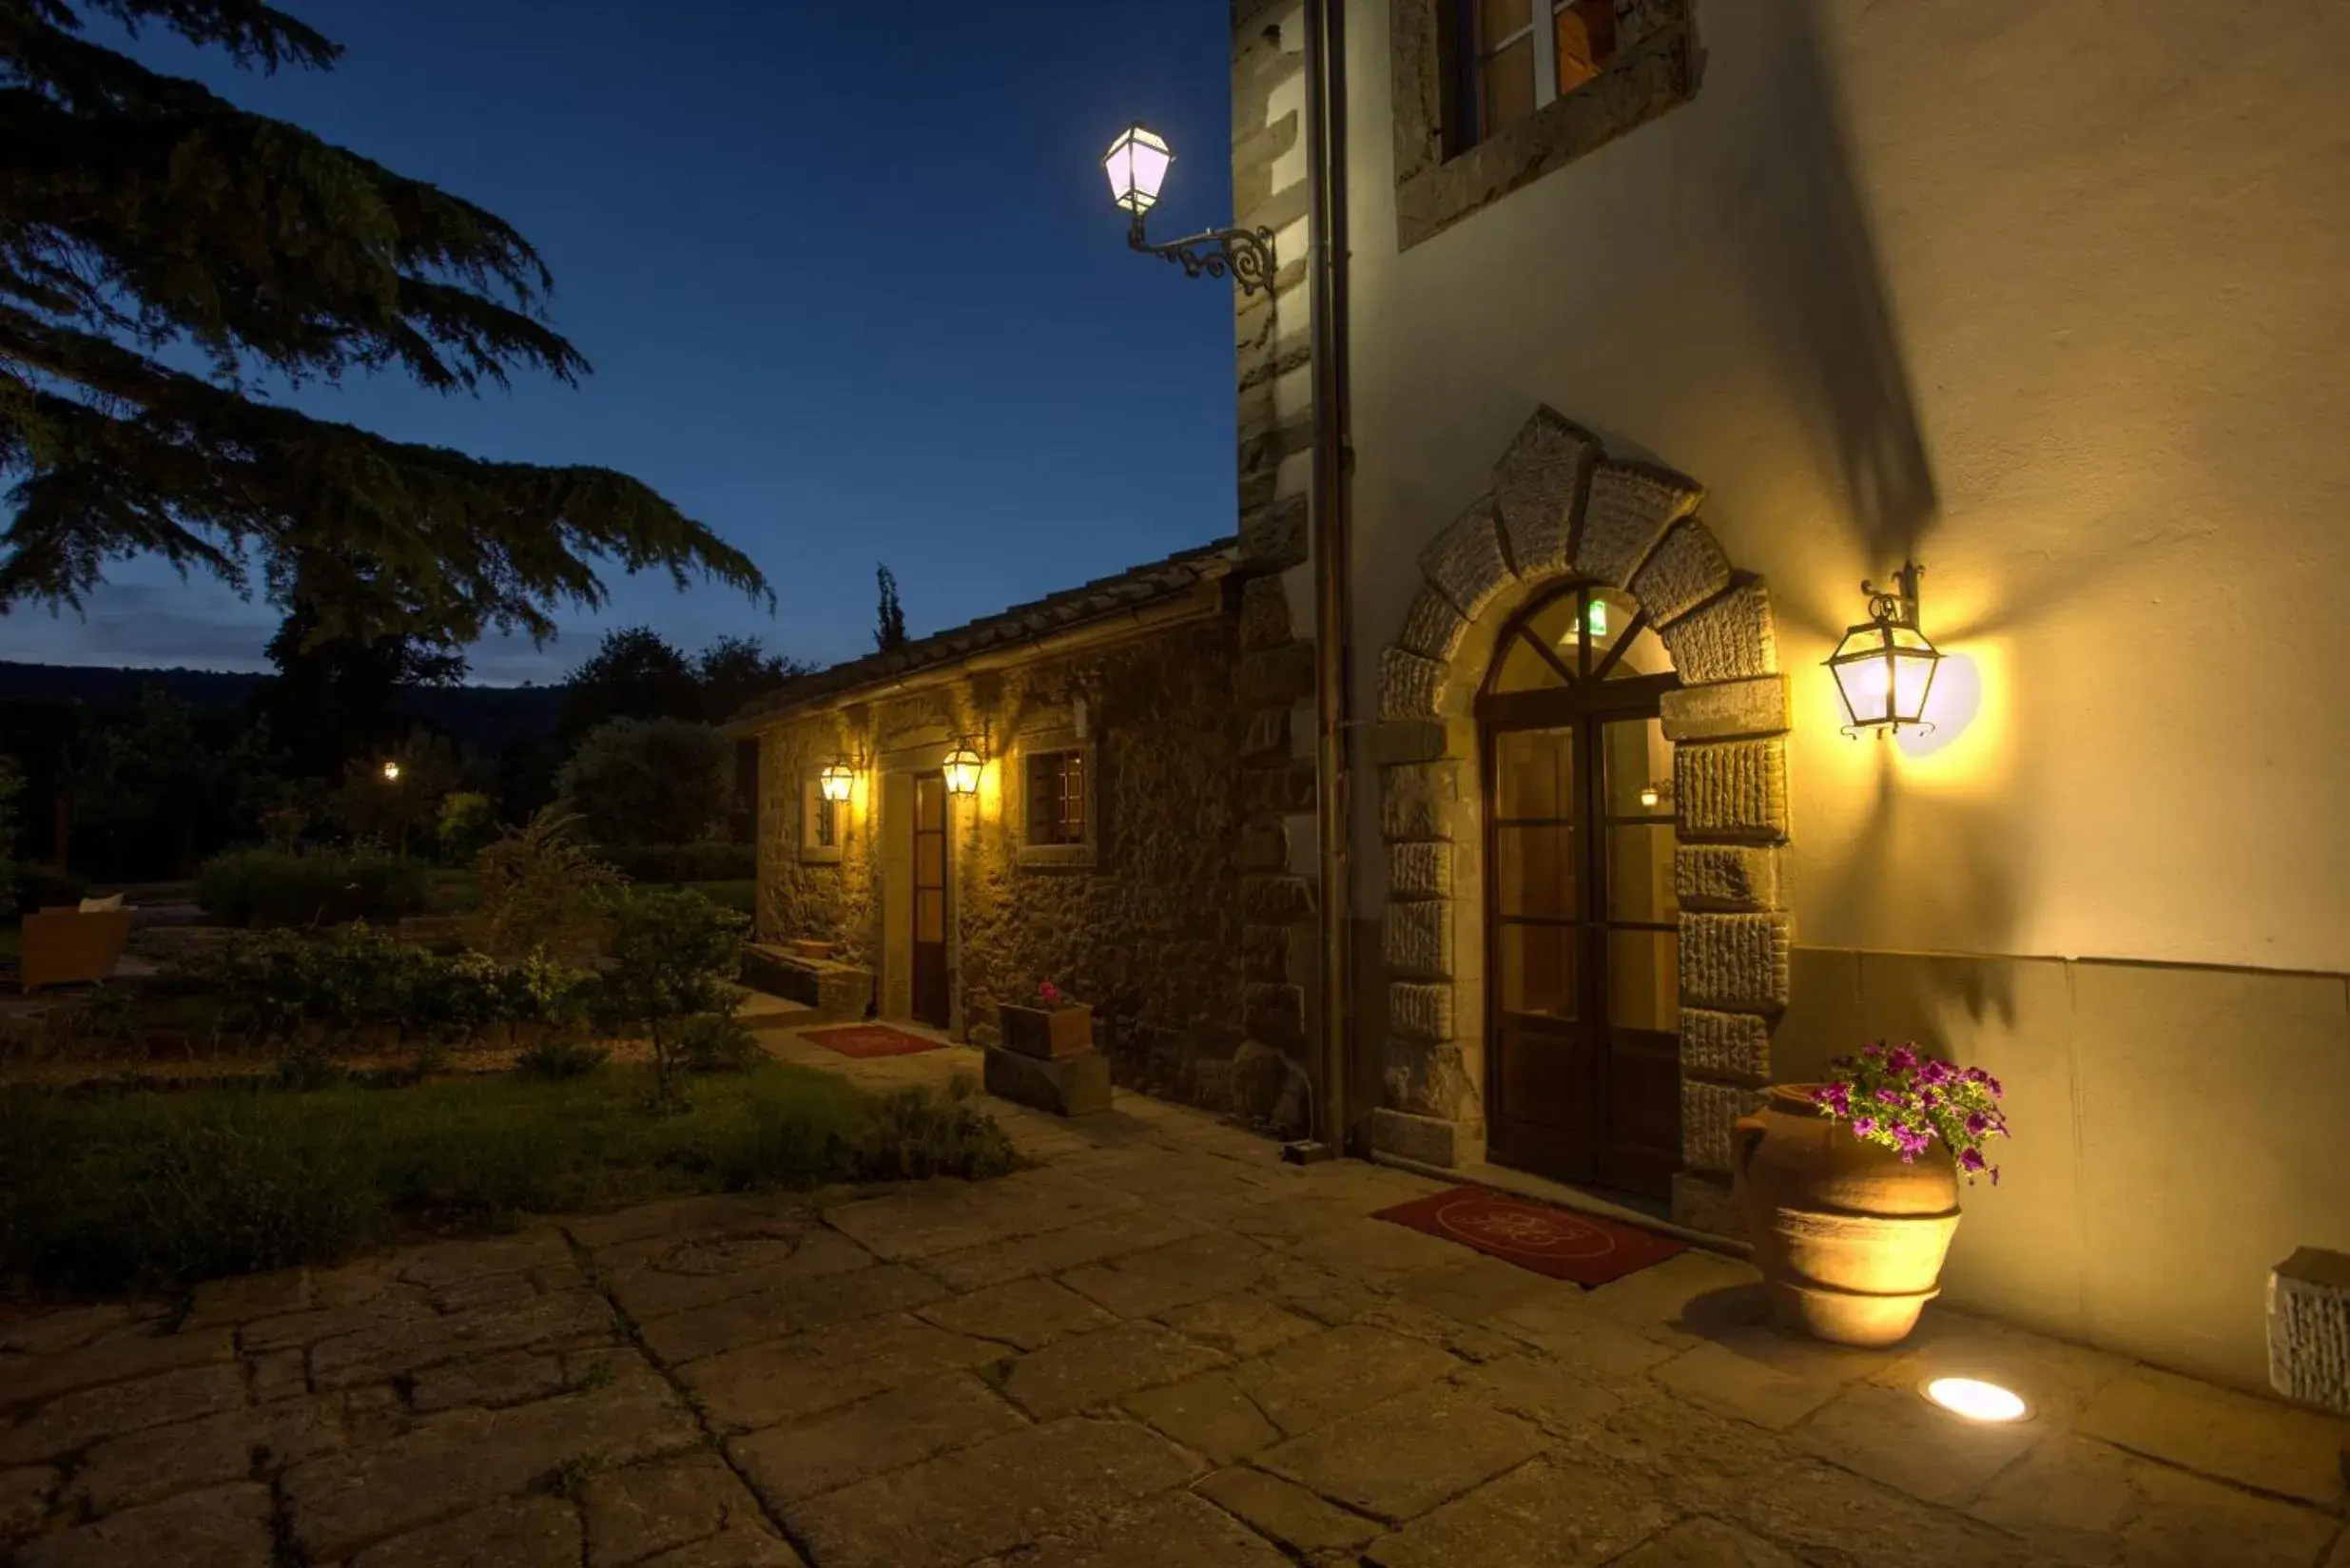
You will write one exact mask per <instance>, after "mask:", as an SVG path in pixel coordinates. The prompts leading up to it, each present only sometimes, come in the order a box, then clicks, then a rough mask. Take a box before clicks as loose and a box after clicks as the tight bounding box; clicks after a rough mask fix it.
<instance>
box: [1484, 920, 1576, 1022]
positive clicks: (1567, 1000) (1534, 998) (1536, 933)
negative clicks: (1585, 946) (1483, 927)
mask: <svg viewBox="0 0 2350 1568" xmlns="http://www.w3.org/2000/svg"><path fill="white" fill-rule="evenodd" d="M1577 939H1578V933H1577V931H1576V929H1575V928H1574V927H1573V926H1567V925H1504V926H1503V927H1502V1010H1503V1011H1504V1012H1506V1013H1538V1014H1543V1015H1545V1016H1550V1017H1554V1018H1571V1017H1573V1016H1575V1012H1576V1008H1575V943H1576V941H1577Z"/></svg>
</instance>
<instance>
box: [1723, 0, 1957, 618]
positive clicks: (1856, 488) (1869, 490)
mask: <svg viewBox="0 0 2350 1568" xmlns="http://www.w3.org/2000/svg"><path fill="white" fill-rule="evenodd" d="M1757 9H1758V10H1767V11H1768V12H1769V13H1770V15H1769V17H1768V20H1767V23H1766V22H1765V21H1764V19H1762V18H1759V17H1758V18H1755V19H1753V20H1751V21H1749V22H1748V23H1747V24H1746V27H1747V28H1750V29H1752V30H1751V31H1745V32H1743V33H1742V36H1741V39H1740V47H1741V48H1751V49H1753V50H1754V51H1755V52H1756V53H1757V55H1758V57H1759V61H1760V63H1759V64H1758V67H1757V68H1756V71H1755V74H1754V75H1753V76H1752V77H1750V78H1747V79H1746V81H1747V87H1746V91H1747V93H1748V95H1749V96H1748V100H1747V101H1746V102H1743V103H1741V104H1739V105H1738V107H1737V109H1736V110H1735V112H1736V113H1737V114H1738V117H1739V118H1740V119H1741V120H1742V121H1743V122H1744V134H1742V135H1739V136H1737V137H1734V138H1731V139H1728V141H1726V142H1725V144H1724V145H1727V146H1730V147H1732V148H1734V149H1735V151H1734V153H1733V156H1735V157H1736V158H1737V159H1738V168H1737V169H1736V171H1735V176H1736V177H1735V178H1733V179H1730V180H1726V181H1719V182H1717V184H1716V188H1717V189H1721V190H1731V191H1736V192H1738V193H1739V195H1738V198H1737V199H1735V200H1733V201H1731V202H1728V203H1722V204H1720V205H1719V206H1718V207H1717V209H1716V210H1717V211H1718V212H1719V215H1720V221H1721V222H1722V223H1724V224H1725V225H1726V227H1727V229H1728V232H1727V233H1726V234H1725V236H1724V242H1725V246H1726V249H1727V253H1728V254H1729V255H1730V256H1731V257H1733V258H1734V259H1735V260H1736V261H1737V262H1738V271H1739V275H1740V276H1741V277H1742V278H1744V279H1745V280H1746V281H1747V283H1748V285H1749V286H1750V288H1751V289H1752V290H1753V292H1754V296H1755V302H1756V304H1757V306H1758V312H1759V315H1760V318H1761V319H1762V320H1763V321H1764V323H1765V324H1766V328H1767V330H1768V331H1769V332H1770V333H1771V335H1772V336H1773V338H1774V339H1775V341H1776V346H1777V353H1778V356H1779V358H1780V365H1779V375H1778V377H1777V385H1778V386H1779V387H1781V388H1783V389H1784V390H1785V392H1786V393H1787V395H1788V396H1789V397H1792V398H1793V399H1794V400H1795V401H1796V412H1797V416H1798V417H1797V421H1796V422H1797V423H1798V424H1799V425H1800V426H1801V428H1802V429H1803V430H1804V431H1806V432H1807V433H1809V434H1810V436H1811V438H1812V440H1813V441H1814V443H1815V446H1816V452H1815V457H1816V462H1817V463H1818V466H1819V468H1820V470H1821V472H1822V474H1824V475H1827V476H1829V477H1830V478H1831V480H1832V482H1831V483H1829V484H1827V485H1824V486H1823V487H1822V488H1823V490H1825V491H1826V492H1827V493H1828V494H1842V495H1843V496H1844V498H1845V511H1846V517H1845V520H1846V522H1847V524H1848V525H1849V526H1850V528H1851V530H1852V532H1853V535H1854V539H1855V544H1856V545H1857V547H1858V554H1859V555H1860V556H1861V557H1862V558H1863V559H1865V560H1867V561H1868V562H1871V563H1897V562H1899V561H1900V560H1901V559H1903V558H1904V557H1905V556H1908V555H1912V554H1914V553H1915V552H1916V549H1917V546H1918V543H1919V541H1920V539H1921V538H1922V537H1923V535H1924V534H1925V533H1926V532H1928V530H1929V529H1930V528H1931V527H1932V523H1933V520H1934V516H1935V513H1936V511H1937V508H1938V505H1939V501H1938V496H1937V494H1936V491H1935V487H1934V476H1933V467H1932V462H1931V460H1930V459H1929V458H1928V456H1927V453H1926V440H1925V436H1924V433H1923V432H1922V431H1921V430H1920V428H1919V421H1918V410H1917V402H1916V398H1915V397H1914V396H1913V392H1912V388H1911V381H1910V373H1909V366H1908V363H1907V361H1906V358H1905V357H1904V354H1903V351H1902V344H1901V338H1900V334H1899V331H1898V329H1897V327H1896V325H1895V323H1894V316H1893V309H1892V305H1891V302H1890V300H1888V298H1887V293H1886V286H1885V278H1884V272H1883V268H1882V266H1881V265H1880V263H1879V261H1878V255H1877V247H1876V242H1875V238H1874V234H1873V232H1872V230H1871V226H1870V221H1869V214H1868V208H1867V205H1866V203H1865V202H1864V200H1863V198H1862V195H1861V191H1860V186H1859V184H1858V182H1857V180H1856V179H1855V174H1854V168H1853V157H1852V150H1851V143H1850V140H1849V138H1848V137H1847V135H1846V133H1845V129H1844V126H1843V123H1842V118H1841V103H1842V99H1841V96H1840V94H1839V93H1838V91H1837V89H1836V84H1835V80H1834V78H1833V75H1832V73H1831V71H1830V69H1829V67H1828V63H1827V61H1826V59H1825V58H1824V56H1823V54H1822V52H1821V48H1820V43H1819V28H1818V25H1817V23H1816V20H1815V18H1814V14H1813V12H1814V6H1813V4H1812V0H1796V3H1795V4H1792V5H1788V6H1783V7H1780V6H1775V7H1767V8H1757ZM1727 75H1728V73H1726V72H1724V73H1717V74H1716V79H1715V81H1713V82H1711V83H1709V84H1708V86H1709V87H1714V88H1721V87H1728V86H1729V83H1728V81H1727V80H1726V79H1725V78H1726V77H1727ZM1871 570H1872V571H1882V570H1884V567H1883V566H1877V565H1874V564H1873V565H1872V568H1871ZM1805 587H1806V585H1801V584H1792V583H1791V584H1783V585H1781V584H1775V585H1774V589H1775V592H1774V595H1773V602H1774V605H1775V608H1777V610H1778V611H1779V613H1780V614H1782V615H1787V616H1790V618H1792V619H1794V620H1795V621H1796V622H1797V623H1798V624H1801V625H1804V626H1805V627H1806V628H1807V629H1811V630H1813V631H1816V632H1817V633H1819V634H1820V635H1822V636H1828V637H1833V636H1835V634H1836V633H1838V632H1840V631H1841V630H1842V629H1843V624H1844V623H1843V621H1842V619H1840V618H1839V617H1838V616H1837V615H1836V614H1835V611H1834V610H1833V609H1831V608H1830V607H1823V606H1820V605H1817V604H1816V603H1809V602H1805V600H1804V598H1803V597H1802V596H1801V595H1802V592H1803V590H1804V588H1805Z"/></svg>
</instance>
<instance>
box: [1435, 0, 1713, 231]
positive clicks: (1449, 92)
mask: <svg viewBox="0 0 2350 1568" xmlns="http://www.w3.org/2000/svg"><path fill="white" fill-rule="evenodd" d="M1390 4H1391V7H1392V28H1393V32H1392V44H1393V47H1392V48H1391V50H1390V53H1391V55H1392V58H1393V63H1394V76H1395V80H1394V87H1395V97H1394V104H1395V184H1396V239H1397V244H1398V247H1399V248H1401V249H1406V250H1408V249H1409V248H1410V247H1411V246H1413V245H1415V244H1417V243H1419V242H1421V241H1422V240H1425V239H1427V238H1428V237H1429V236H1431V235H1433V234H1436V233H1439V232H1440V231H1442V230H1443V229H1445V228H1447V227H1448V226H1449V225H1451V224H1453V223H1458V222H1459V221H1460V220H1462V219H1463V218H1466V217H1467V216H1468V215H1469V214H1470V213H1472V212H1474V211H1476V210H1477V209H1478V208H1480V207H1482V206H1484V205H1486V203H1490V202H1494V201H1497V200H1499V199H1500V198H1502V197H1503V196H1505V195H1507V194H1508V193H1509V192H1510V191H1513V190H1515V189H1517V188H1518V187H1519V186H1521V185H1524V184H1528V183H1529V182H1531V181H1534V180H1537V179H1539V178H1541V177H1542V176H1543V175H1544V174H1547V173H1549V172H1550V171H1551V170H1553V169H1556V168H1560V167H1563V165H1566V164H1568V163H1571V162H1573V161H1574V160H1575V159H1577V158H1580V157H1582V156H1583V155H1584V154H1586V153H1589V152H1591V151H1593V150H1595V149H1596V148H1598V147H1600V146H1601V145H1603V144H1605V143H1607V142H1610V141H1613V140H1614V139H1615V138H1617V137H1619V136H1622V135H1623V134H1624V133H1625V132H1626V131H1629V130H1632V129H1633V128H1635V127H1636V126H1640V125H1641V124H1643V123H1644V122H1646V121H1648V120H1651V119H1654V118H1655V117H1656V116H1658V115H1660V114H1662V113H1664V112H1665V111H1666V110H1667V109H1670V108H1672V107H1674V106H1676V105H1678V104H1680V103H1682V102H1684V101H1686V100H1687V99H1688V97H1689V96H1690V94H1691V93H1692V92H1693V91H1694V90H1695V89H1696V47H1695V44H1694V41H1693V39H1692V37H1691V35H1690V25H1689V4H1688V0H1390Z"/></svg>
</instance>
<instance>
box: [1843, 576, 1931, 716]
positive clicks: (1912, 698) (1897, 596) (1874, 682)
mask: <svg viewBox="0 0 2350 1568" xmlns="http://www.w3.org/2000/svg"><path fill="white" fill-rule="evenodd" d="M1924 574H1925V568H1923V567H1921V566H1918V565H1916V564H1915V563H1911V564H1909V565H1906V566H1904V567H1902V569H1901V570H1900V571H1896V572H1894V587H1893V590H1892V591H1891V592H1888V591H1886V590H1882V589H1879V588H1878V587H1877V586H1876V585H1875V584H1874V583H1868V582H1864V583H1862V584H1861V585H1860V591H1861V592H1863V593H1865V594H1867V595H1868V596H1869V618H1868V620H1866V621H1864V622H1862V623H1861V624H1860V625H1858V626H1855V627H1853V628H1851V629H1848V630H1847V631H1846V632H1845V633H1844V640H1843V641H1842V642H1840V643H1838V644H1837V645H1836V650H1835V654H1834V655H1832V656H1831V657H1830V658H1829V660H1828V671H1829V673H1830V674H1832V675H1834V676H1835V687H1836V694H1837V695H1838V696H1840V697H1842V698H1843V699H1844V711H1845V713H1846V715H1847V716H1848V717H1849V718H1850V719H1851V720H1852V723H1850V724H1848V725H1846V726H1844V733H1845V734H1847V735H1850V736H1853V737H1855V738H1857V737H1858V736H1859V734H1860V732H1861V731H1862V730H1864V729H1874V730H1875V731H1876V732H1877V733H1878V734H1879V735H1884V734H1888V733H1893V732H1897V731H1898V730H1900V729H1901V728H1902V727H1903V726H1914V727H1916V728H1919V729H1926V730H1930V729H1932V727H1933V726H1932V725H1931V724H1929V723H1928V722H1927V720H1926V697H1927V694H1928V693H1929V692H1931V691H1932V689H1933V671H1934V666H1935V665H1937V664H1939V663H1940V662H1941V660H1942V654H1941V651H1940V650H1939V649H1937V648H1935V647H1934V646H1933V644H1932V641H1931V640H1929V639H1928V637H1927V636H1926V633H1925V632H1924V631H1923V630H1922V629H1920V628H1919V626H1918V624H1917V579H1918V578H1919V577H1921V576H1923V575H1924Z"/></svg>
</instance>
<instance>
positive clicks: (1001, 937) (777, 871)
mask: <svg viewBox="0 0 2350 1568" xmlns="http://www.w3.org/2000/svg"><path fill="white" fill-rule="evenodd" d="M1234 654H1235V625H1234V617H1233V615H1231V614H1226V615H1223V616H1220V617H1217V618H1213V619H1207V620H1195V621H1189V622H1184V623H1181V624H1178V625H1175V626H1173V627H1170V628H1167V629H1162V630H1160V631H1157V632H1156V633H1153V634H1151V635H1149V636H1147V637H1144V638H1140V639H1137V640H1135V641H1131V642H1127V643H1122V644H1118V645H1115V646H1112V647H1109V648H1102V649H1098V650H1091V651H1079V652H1073V653H1070V654H1066V655H1062V656H1058V657H1049V656H1048V657H1044V658H1039V659H1038V660H1037V661H1035V662H1033V663H1031V664H1028V665H1024V666H1020V667H1017V668H1011V669H1008V670H1002V671H998V672H992V673H988V674H984V675H981V676H979V677H977V678H974V679H966V680H961V681H957V682H953V683H951V684H948V685H946V686H943V687H934V688H929V689H925V690H923V691H921V692H917V693H913V694H909V695H907V696H905V697H902V698H895V699H885V700H883V701H880V702H877V703H874V704H872V705H870V707H861V708H853V709H850V710H848V713H847V714H846V715H845V716H836V715H829V714H827V715H822V716H816V717H810V718H804V719H800V720H796V721H789V722H787V723H785V724H783V725H780V726H777V727H776V728H774V729H771V730H769V731H768V732H767V734H766V735H764V736H763V737H762V740H761V775H760V776H761V780H762V794H763V796H764V797H765V798H764V799H763V802H762V808H761V815H760V834H759V905H758V907H759V924H758V930H759V935H760V937H761V938H762V939H767V940H779V939H788V938H795V937H814V938H819V939H828V940H834V941H839V942H842V943H844V944H845V948H846V951H847V953H848V954H851V955H854V957H855V961H858V962H861V963H868V964H875V963H877V959H878V958H880V955H876V954H874V953H872V952H871V951H870V949H871V945H872V942H873V940H874V937H875V932H876V931H877V929H878V922H877V920H875V913H876V911H877V910H878V908H879V901H878V900H879V899H880V897H881V884H880V878H881V875H882V862H883V857H882V856H881V855H880V854H878V853H877V852H876V846H875V844H874V842H873V834H874V832H875V831H876V830H877V828H878V824H879V821H880V814H879V810H878V799H879V789H880V781H879V779H878V778H877V777H876V776H875V775H874V774H873V773H872V772H871V771H869V770H868V771H864V772H861V774H860V776H859V779H858V783H857V799H856V800H855V802H853V803H852V806H851V809H850V810H849V811H848V812H847V813H846V814H845V842H844V845H843V852H842V859H841V862H840V863H839V864H837V865H835V864H808V863H804V862H803V861H802V860H801V856H800V844H799V820H798V812H799V809H800V808H799V803H798V793H797V792H798V790H799V788H800V785H799V783H798V781H799V780H800V779H801V778H802V777H803V776H804V769H806V768H807V767H811V766H821V765H823V764H825V762H828V761H832V760H834V759H835V758H837V757H840V756H843V755H846V756H849V757H852V758H870V757H871V756H872V755H873V748H874V745H875V740H876V737H888V736H892V735H900V734H903V733H905V732H908V731H913V730H918V729H920V728H922V727H923V726H925V725H937V724H940V723H942V722H943V723H944V725H945V726H946V727H947V728H949V729H951V730H952V731H954V732H956V733H962V734H968V735H970V736H973V737H974V738H978V737H982V736H984V737H986V739H987V749H988V754H989V758H990V762H991V766H990V768H989V770H988V773H989V778H988V780H987V782H986V783H984V784H982V787H981V792H980V794H979V795H978V796H977V797H975V798H974V799H973V800H971V801H965V802H959V803H957V804H956V806H955V811H956V813H957V819H956V820H957V822H958V823H959V827H960V832H959V835H958V839H957V842H956V843H955V861H954V865H953V868H952V871H951V874H950V892H949V900H948V906H949V911H950V916H951V918H952V919H953V920H954V921H955V935H956V938H957V946H956V948H955V950H954V952H955V962H956V974H955V986H956V995H957V997H958V999H959V1003H960V1015H959V1016H960V1017H961V1020H962V1023H963V1034H964V1036H965V1037H966V1038H968V1039H970V1040H972V1041H973V1042H974V1043H978V1044H991V1043H994V1041H995V1040H996V1038H997V1033H998V1030H997V1014H996V1009H997V1006H998V1004H999V1003H1000V1002H1004V1001H1020V1000H1024V999H1026V998H1027V997H1030V996H1032V995H1033V994H1034V992H1035V990H1036V987H1037V983H1038V982H1039V980H1044V979H1050V980H1052V981H1053V982H1054V983H1055V984H1056V985H1058V987H1059V988H1060V989H1061V990H1063V991H1065V992H1066V993H1068V994H1069V995H1070V996H1072V997H1076V998H1078V1000H1081V1001H1085V1002H1089V1003H1091V1004H1092V1005H1093V1007H1094V1017H1095V1037H1096V1042H1097V1044H1098V1045H1099V1046H1100V1047H1101V1049H1102V1051H1103V1052H1104V1054H1105V1055H1108V1056H1109V1057H1110V1058H1111V1064H1112V1069H1113V1073H1114V1075H1115V1077H1116V1080H1117V1082H1118V1083H1119V1084H1120V1085H1122V1086H1124V1087H1127V1088H1131V1089H1138V1090H1141V1091H1143V1092H1146V1093H1149V1094H1155V1095H1157V1096H1159V1097H1162V1098H1170V1099H1175V1100H1179V1101H1182V1102H1185V1103H1190V1104H1198V1105H1205V1106H1209V1107H1213V1108H1215V1109H1219V1110H1221V1109H1224V1108H1226V1107H1227V1106H1228V1105H1229V1104H1230V1091H1229V1082H1230V1075H1231V1069H1230V1063H1231V1061H1232V1058H1233V1053H1234V1049H1235V1047H1237V1046H1238V1045H1239V1043H1240V1040H1241V1037H1242V1024H1243V1019H1242V975H1241V959H1242V947H1243V943H1242V937H1241V924H1242V903H1243V895H1242V888H1241V876H1240V871H1239V866H1238V863H1237V861H1236V859H1235V856H1234V844H1235V842H1237V839H1238V823H1239V816H1240V794H1241V780H1240V776H1239V773H1238V771H1237V769H1236V766H1235V756H1236V752H1237V748H1238V739H1239V737H1238V735H1237V733H1236V731H1237V728H1238V723H1237V721H1236V720H1235V719H1234V717H1233V708H1232V687H1233V668H1234ZM1080 702H1081V703H1082V705H1083V711H1084V714H1085V730H1086V734H1085V741H1086V743H1087V744H1089V745H1091V747H1092V751H1091V759H1092V763H1093V766H1094V767H1095V769H1096V777H1095V780H1094V784H1093V793H1092V806H1093V809H1094V812H1095V816H1096V835H1097V837H1096V841H1095V847H1094V854H1093V861H1092V863H1091V864H1090V865H1034V864H1021V863H1020V842H1021V834H1020V819H1019V816H1018V812H1019V809H1020V795H1019V774H1018V771H1017V770H1018V769H1019V768H1020V766H1021V765H1022V758H1023V755H1024V751H1023V744H1024V743H1023V737H1024V736H1026V737H1039V738H1040V739H1042V740H1043V742H1044V744H1046V745H1053V746H1058V745H1061V744H1064V743H1065V741H1066V740H1067V738H1068V737H1069V735H1070V733H1071V731H1072V729H1073V727H1074V724H1075V718H1076V712H1077V707H1076V705H1077V704H1078V703H1080ZM877 967H878V964H877Z"/></svg>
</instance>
